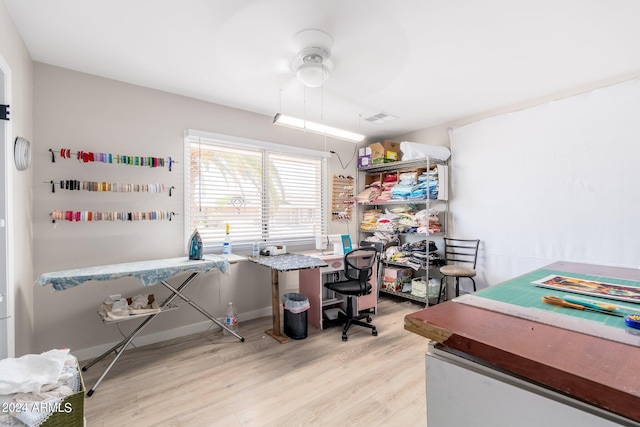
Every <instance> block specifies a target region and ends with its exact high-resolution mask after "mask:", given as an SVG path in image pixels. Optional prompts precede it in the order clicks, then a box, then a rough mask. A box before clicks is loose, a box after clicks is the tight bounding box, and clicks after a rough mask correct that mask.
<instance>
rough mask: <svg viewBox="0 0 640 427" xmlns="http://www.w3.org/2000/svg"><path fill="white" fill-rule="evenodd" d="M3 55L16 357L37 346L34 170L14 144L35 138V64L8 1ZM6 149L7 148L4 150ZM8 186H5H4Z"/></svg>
mask: <svg viewBox="0 0 640 427" xmlns="http://www.w3.org/2000/svg"><path fill="white" fill-rule="evenodd" d="M0 55H1V56H2V57H3V59H4V61H5V62H6V63H7V64H9V67H10V68H11V79H12V84H11V88H10V91H11V99H10V105H11V109H10V119H11V120H10V126H11V133H12V134H11V135H9V138H8V142H9V143H10V144H11V146H10V147H8V148H9V150H7V152H8V153H9V155H8V156H7V158H6V160H7V165H6V167H7V171H8V173H9V174H10V182H11V188H10V194H9V197H10V200H9V205H8V207H9V210H10V212H9V214H10V219H11V223H8V224H7V228H9V229H10V231H11V233H12V237H13V240H12V241H10V242H9V243H10V245H11V246H10V247H9V248H8V251H9V253H11V254H12V258H11V262H12V264H10V265H8V266H7V268H8V269H11V274H12V277H13V279H12V280H13V283H12V285H13V289H14V295H10V296H9V298H12V297H13V298H14V304H15V307H14V310H15V311H14V315H15V328H16V330H15V354H16V355H17V356H19V355H22V354H25V353H28V352H30V350H31V348H32V343H33V340H32V338H33V333H32V332H33V279H32V277H33V272H32V264H31V261H32V258H33V256H32V253H33V246H32V234H31V232H32V228H31V219H32V214H31V198H32V194H31V182H32V181H31V180H32V175H31V174H32V170H33V169H30V170H27V171H23V172H18V171H17V169H16V168H15V166H14V163H13V149H12V147H13V141H14V140H15V137H16V136H22V137H24V138H27V139H29V140H31V139H32V99H33V91H32V90H33V84H32V77H33V63H32V61H31V58H30V56H29V52H28V51H27V49H26V47H25V45H24V42H23V41H22V38H21V37H20V34H19V33H18V31H17V29H16V27H15V25H14V23H13V21H12V19H11V17H10V16H9V13H8V12H7V9H6V8H5V5H4V2H0ZM3 149H4V148H3ZM3 185H4V183H3Z"/></svg>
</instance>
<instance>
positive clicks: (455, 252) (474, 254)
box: [438, 237, 480, 303]
mask: <svg viewBox="0 0 640 427" xmlns="http://www.w3.org/2000/svg"><path fill="white" fill-rule="evenodd" d="M479 246H480V240H478V239H475V240H469V239H452V238H448V237H445V238H444V259H445V261H446V265H443V266H442V267H440V273H441V274H442V279H440V292H438V303H440V297H441V296H442V294H443V290H444V291H446V283H447V277H454V278H455V279H456V296H459V295H460V278H461V277H466V278H467V279H470V280H471V282H472V283H473V291H474V292H475V291H476V281H475V280H473V278H474V277H475V275H476V262H477V260H478V247H479Z"/></svg>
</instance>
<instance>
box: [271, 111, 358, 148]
mask: <svg viewBox="0 0 640 427" xmlns="http://www.w3.org/2000/svg"><path fill="white" fill-rule="evenodd" d="M273 123H274V124H276V125H280V126H286V127H290V128H294V129H301V130H305V131H308V132H313V133H317V134H320V135H326V136H330V137H333V138H338V139H344V140H346V141H351V142H360V141H362V140H363V139H364V135H360V134H358V133H354V132H349V131H346V130H342V129H338V128H334V127H331V126H325V125H323V124H320V123H314V122H310V121H308V120H303V119H297V118H295V117H291V116H285V115H284V114H280V113H278V114H276V116H275V117H274V118H273Z"/></svg>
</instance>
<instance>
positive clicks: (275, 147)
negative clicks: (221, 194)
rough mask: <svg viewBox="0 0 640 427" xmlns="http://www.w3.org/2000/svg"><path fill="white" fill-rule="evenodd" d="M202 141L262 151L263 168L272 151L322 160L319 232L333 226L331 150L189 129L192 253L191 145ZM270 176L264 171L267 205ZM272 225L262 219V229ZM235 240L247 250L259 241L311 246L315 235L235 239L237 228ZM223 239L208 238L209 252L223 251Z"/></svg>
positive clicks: (187, 201)
mask: <svg viewBox="0 0 640 427" xmlns="http://www.w3.org/2000/svg"><path fill="white" fill-rule="evenodd" d="M197 141H200V142H201V143H204V144H210V145H212V146H214V147H215V146H216V145H217V146H220V147H221V148H224V147H229V148H233V149H239V150H247V152H253V153H255V152H259V153H260V155H261V159H262V164H263V168H264V166H265V165H266V164H267V163H268V162H269V161H268V158H267V156H268V154H270V153H271V154H275V155H285V156H291V157H292V158H294V157H305V158H308V159H313V160H319V161H320V186H319V191H320V199H321V200H320V210H321V212H320V216H321V221H320V222H321V224H320V231H319V232H318V233H317V234H327V233H328V229H329V224H328V217H329V215H328V212H329V203H330V200H329V199H330V195H329V186H328V181H329V180H328V178H327V177H328V173H329V171H328V162H327V159H328V158H330V156H331V154H330V153H325V152H322V151H317V150H310V149H307V148H302V147H296V146H288V145H282V144H275V143H272V142H267V141H260V140H254V139H248V138H241V137H237V136H231V135H223V134H217V133H211V132H204V131H198V130H193V129H188V130H186V131H185V133H184V159H185V167H184V209H183V210H184V241H185V250H186V251H187V252H188V249H187V245H188V242H187V241H188V239H189V237H190V236H191V234H192V233H193V229H192V228H191V210H190V209H191V200H192V197H193V196H194V195H192V194H191V163H190V159H191V144H192V143H193V142H197ZM266 179H267V178H266V176H265V174H264V172H263V191H262V194H261V202H262V204H263V206H268V205H266V204H265V199H266V198H267V194H266V191H265V189H266V188H267V187H266V185H265V184H266V182H265V180H266ZM262 219H263V221H264V220H265V219H267V220H268V215H266V214H264V213H263V214H262ZM265 226H266V227H267V228H268V224H267V223H265V222H262V224H261V228H263V229H264V228H265ZM231 236H232V238H231V240H232V244H233V245H232V248H233V249H235V250H239V251H243V250H249V251H250V250H251V246H252V243H253V241H255V240H258V241H259V242H260V243H261V247H264V245H265V244H267V245H269V244H284V245H287V246H289V247H293V246H308V245H314V244H315V236H304V237H303V238H292V237H289V238H267V239H265V238H264V236H260V238H259V239H251V240H247V239H243V240H238V239H234V238H233V230H232V231H231ZM222 242H223V239H220V241H218V240H213V241H212V240H208V241H207V242H205V244H204V247H203V250H204V252H205V253H216V252H220V251H221V248H222Z"/></svg>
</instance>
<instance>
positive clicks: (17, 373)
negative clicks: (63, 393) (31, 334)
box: [0, 349, 69, 394]
mask: <svg viewBox="0 0 640 427" xmlns="http://www.w3.org/2000/svg"><path fill="white" fill-rule="evenodd" d="M68 353H69V349H64V350H49V351H46V352H44V353H41V354H27V355H24V356H22V357H18V358H7V359H2V360H0V394H10V393H38V392H40V388H41V387H42V386H43V385H45V384H55V383H56V382H58V378H59V377H60V374H61V373H62V369H63V367H64V361H65V358H66V357H67V354H68Z"/></svg>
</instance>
